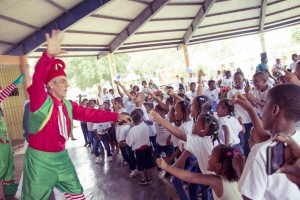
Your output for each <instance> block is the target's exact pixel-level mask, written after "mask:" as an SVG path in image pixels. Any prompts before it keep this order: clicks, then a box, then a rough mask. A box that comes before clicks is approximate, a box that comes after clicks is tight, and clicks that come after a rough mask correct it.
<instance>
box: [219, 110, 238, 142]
mask: <svg viewBox="0 0 300 200" xmlns="http://www.w3.org/2000/svg"><path fill="white" fill-rule="evenodd" d="M219 123H220V133H221V134H222V137H221V138H223V141H222V142H223V143H224V144H225V135H224V131H223V129H222V125H225V126H227V127H228V130H229V135H230V141H229V144H232V145H235V144H239V143H240V138H239V133H240V132H241V131H242V130H243V127H242V126H241V124H240V122H239V121H238V120H237V119H236V118H234V117H229V115H227V116H225V117H220V118H219Z"/></svg>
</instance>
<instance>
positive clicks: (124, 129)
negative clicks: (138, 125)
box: [116, 124, 131, 142]
mask: <svg viewBox="0 0 300 200" xmlns="http://www.w3.org/2000/svg"><path fill="white" fill-rule="evenodd" d="M130 127H131V126H130V125H129V124H124V125H122V126H118V127H117V129H116V138H117V141H118V142H121V141H126V138H127V135H128V132H129V129H130Z"/></svg>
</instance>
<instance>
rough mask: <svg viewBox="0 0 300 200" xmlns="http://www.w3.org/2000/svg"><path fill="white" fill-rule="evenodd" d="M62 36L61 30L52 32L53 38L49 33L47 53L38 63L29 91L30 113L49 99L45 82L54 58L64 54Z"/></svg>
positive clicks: (47, 36) (47, 35)
mask: <svg viewBox="0 0 300 200" xmlns="http://www.w3.org/2000/svg"><path fill="white" fill-rule="evenodd" d="M62 38H63V36H62V34H61V32H60V31H59V30H52V33H51V36H50V35H49V34H48V33H47V34H46V40H47V51H45V52H44V53H43V55H42V57H41V58H40V60H39V61H38V62H37V64H36V66H35V70H34V74H33V76H32V85H31V86H30V87H29V88H28V89H27V90H28V93H29V95H30V102H31V103H30V111H31V112H35V111H36V110H38V109H39V108H40V107H41V106H42V105H43V103H44V102H45V100H46V99H47V92H46V88H45V81H46V78H47V75H48V71H49V69H50V67H51V65H52V63H53V61H54V60H55V59H54V56H56V55H59V54H61V53H64V52H65V51H63V50H61V48H60V47H61V42H62Z"/></svg>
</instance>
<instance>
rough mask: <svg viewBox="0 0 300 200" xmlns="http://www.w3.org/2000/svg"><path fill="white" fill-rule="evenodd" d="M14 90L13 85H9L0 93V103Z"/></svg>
mask: <svg viewBox="0 0 300 200" xmlns="http://www.w3.org/2000/svg"><path fill="white" fill-rule="evenodd" d="M15 88H16V86H15V84H13V83H12V84H10V85H9V86H7V87H6V88H5V89H4V90H3V91H2V92H1V93H0V103H1V102H2V101H4V99H5V98H6V97H7V96H8V95H9V94H10V93H11V92H12V91H13V90H14V89H15Z"/></svg>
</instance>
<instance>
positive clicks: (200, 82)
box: [195, 69, 204, 97]
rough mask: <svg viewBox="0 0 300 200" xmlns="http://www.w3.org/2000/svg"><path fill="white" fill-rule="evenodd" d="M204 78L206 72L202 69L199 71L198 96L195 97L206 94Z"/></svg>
mask: <svg viewBox="0 0 300 200" xmlns="http://www.w3.org/2000/svg"><path fill="white" fill-rule="evenodd" d="M203 76H204V72H203V70H202V69H200V70H199V72H198V88H197V95H196V96H195V97H198V96H201V95H203V94H204V91H203V81H202V77H203Z"/></svg>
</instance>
